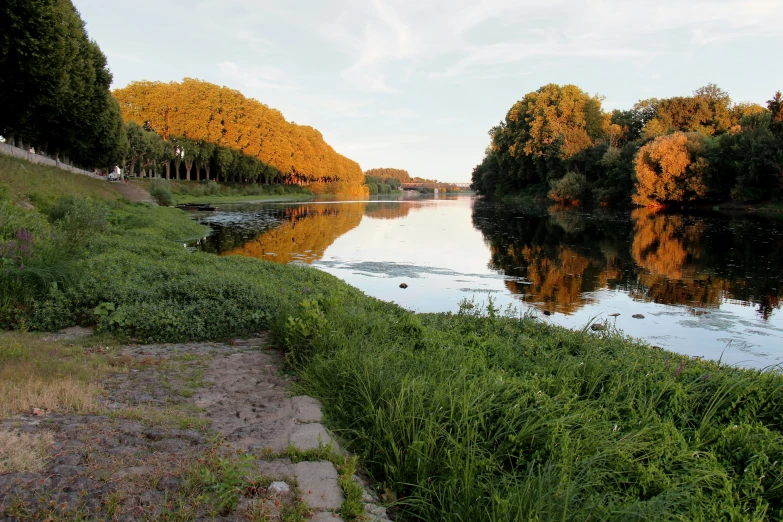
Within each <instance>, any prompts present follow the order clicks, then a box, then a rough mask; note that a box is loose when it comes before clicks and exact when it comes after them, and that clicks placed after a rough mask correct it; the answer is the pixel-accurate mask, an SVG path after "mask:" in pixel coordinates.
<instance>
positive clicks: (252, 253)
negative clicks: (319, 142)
mask: <svg viewBox="0 0 783 522" xmlns="http://www.w3.org/2000/svg"><path fill="white" fill-rule="evenodd" d="M366 206H367V203H366V202H351V203H340V204H311V205H296V206H287V207H282V208H279V209H274V210H271V211H267V212H260V213H259V215H258V216H256V219H254V220H252V221H253V223H252V224H250V226H248V224H247V223H245V226H244V227H243V228H239V227H236V226H232V225H231V222H228V223H227V222H226V220H225V219H223V220H222V222H220V223H219V224H217V226H216V222H215V221H214V220H213V221H211V222H210V223H211V224H212V225H213V227H215V228H216V230H215V233H213V234H212V235H211V236H209V237H208V238H207V241H208V242H210V244H209V246H204V247H203V248H204V249H205V250H210V251H213V252H216V253H219V254H220V255H226V256H245V257H256V258H259V259H266V260H270V261H275V262H278V263H290V262H291V261H300V262H303V263H312V262H313V261H316V260H318V259H321V257H322V256H323V254H324V251H325V250H326V249H327V247H329V245H331V244H332V243H333V242H334V240H335V239H337V238H338V237H340V236H341V235H343V234H345V233H346V232H348V231H349V230H351V229H353V228H356V227H357V226H358V225H359V223H361V220H362V215H363V214H364V210H365V207H366ZM236 213H237V214H238V216H237V217H238V218H239V220H241V216H242V215H243V214H245V211H241V210H239V211H237V212H236ZM253 225H255V226H253ZM248 236H255V237H252V238H248ZM227 245H232V247H231V248H227Z"/></svg>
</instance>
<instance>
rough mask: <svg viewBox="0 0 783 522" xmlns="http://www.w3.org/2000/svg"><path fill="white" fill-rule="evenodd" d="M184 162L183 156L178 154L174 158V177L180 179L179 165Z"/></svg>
mask: <svg viewBox="0 0 783 522" xmlns="http://www.w3.org/2000/svg"><path fill="white" fill-rule="evenodd" d="M181 164H182V158H180V157H179V156H177V158H176V159H175V160H174V179H179V167H180V165H181Z"/></svg>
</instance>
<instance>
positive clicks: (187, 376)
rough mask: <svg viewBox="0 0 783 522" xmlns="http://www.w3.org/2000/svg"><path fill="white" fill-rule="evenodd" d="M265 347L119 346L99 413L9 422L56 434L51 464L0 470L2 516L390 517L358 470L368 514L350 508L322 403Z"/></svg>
mask: <svg viewBox="0 0 783 522" xmlns="http://www.w3.org/2000/svg"><path fill="white" fill-rule="evenodd" d="M52 339H53V342H67V341H68V339H69V337H68V336H67V335H66V336H53V337H52ZM265 345H266V339H265V338H263V337H260V338H257V339H248V340H237V341H234V342H232V343H228V344H222V343H193V344H173V345H147V346H128V347H123V348H121V351H120V354H119V355H118V361H119V362H120V363H121V364H123V368H124V370H123V371H118V372H117V373H114V374H112V375H111V376H110V377H109V379H108V380H107V381H106V383H105V390H106V393H105V396H104V397H103V398H102V406H101V408H100V411H97V412H96V413H95V414H92V415H57V414H47V415H44V416H34V415H31V414H23V415H20V416H18V417H17V418H13V419H7V420H5V421H3V422H0V430H5V431H13V432H15V433H18V434H20V435H24V434H41V433H44V432H49V433H51V435H52V436H53V440H54V443H53V445H52V446H51V448H50V453H49V454H50V458H49V459H48V460H47V462H46V464H45V467H44V468H43V470H41V471H39V472H35V473H11V474H6V475H0V521H7V520H8V521H10V520H47V519H52V520H64V519H74V518H80V519H94V520H120V521H137V520H307V519H311V520H319V521H326V520H331V521H338V520H343V518H341V516H340V513H353V514H352V515H351V518H353V519H354V520H356V519H362V520H368V521H376V522H380V521H386V520H388V518H387V514H386V509H385V508H383V507H381V506H379V499H378V497H377V496H376V495H375V494H374V492H373V491H372V490H371V489H370V488H369V487H367V485H366V482H365V481H363V480H361V479H359V478H358V477H357V476H355V475H354V476H353V477H349V478H350V479H351V480H350V481H349V482H351V481H352V482H351V483H353V484H355V485H358V486H360V488H359V492H360V497H361V498H359V500H358V510H359V511H360V512H361V510H362V509H363V510H364V511H363V514H362V515H361V516H359V517H358V518H357V516H356V510H357V507H356V505H354V509H353V510H352V511H351V510H346V504H345V502H346V497H347V496H351V495H350V494H349V495H346V492H347V491H348V490H345V489H344V487H341V485H340V484H339V482H338V470H337V469H336V467H335V465H334V464H333V462H335V459H337V461H339V462H341V463H342V462H343V461H342V460H340V459H345V458H346V457H344V456H343V455H344V453H343V452H342V450H340V449H339V446H338V445H337V442H336V441H333V439H332V437H331V435H330V434H329V432H328V431H327V430H326V429H325V427H324V426H323V425H322V424H321V419H322V415H321V408H320V404H319V403H318V401H316V400H315V399H312V398H310V397H305V396H298V397H292V396H290V391H289V388H290V381H289V379H288V378H287V377H286V376H285V375H283V374H282V373H281V370H282V367H283V365H282V363H283V360H282V356H281V355H280V354H279V353H277V352H275V351H273V350H270V349H267V348H265ZM97 349H98V350H100V348H97ZM329 442H332V444H333V447H334V450H325V449H324V446H323V445H324V444H328V443H329ZM345 462H348V461H345ZM343 467H344V466H341V469H342V468H343ZM344 471H345V470H344V469H343V472H344ZM352 496H353V501H354V502H357V500H356V496H357V494H356V491H353V493H352Z"/></svg>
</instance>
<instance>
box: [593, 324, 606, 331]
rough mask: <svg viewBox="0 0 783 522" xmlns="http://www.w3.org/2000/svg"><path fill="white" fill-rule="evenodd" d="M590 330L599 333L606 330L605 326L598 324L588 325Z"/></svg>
mask: <svg viewBox="0 0 783 522" xmlns="http://www.w3.org/2000/svg"><path fill="white" fill-rule="evenodd" d="M590 329H591V330H592V331H594V332H600V331H601V330H606V326H604V325H602V324H599V323H593V324H591V325H590Z"/></svg>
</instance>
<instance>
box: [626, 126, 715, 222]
mask: <svg viewBox="0 0 783 522" xmlns="http://www.w3.org/2000/svg"><path fill="white" fill-rule="evenodd" d="M707 146H708V141H707V138H706V137H705V136H704V135H702V134H699V133H688V134H686V133H684V132H675V133H674V134H670V135H667V136H659V137H658V138H655V139H654V140H653V141H651V142H650V143H648V144H647V145H645V146H644V147H642V148H641V149H639V153H638V154H637V156H636V161H635V170H636V178H637V183H636V194H635V195H634V197H633V200H634V202H635V203H637V204H640V205H645V206H651V207H655V206H662V205H665V204H667V203H672V202H680V201H691V200H694V199H697V198H700V197H704V196H705V195H706V194H707V184H706V179H705V176H706V170H707V161H706V159H705V158H704V156H703V155H704V153H705V149H706V148H707Z"/></svg>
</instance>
